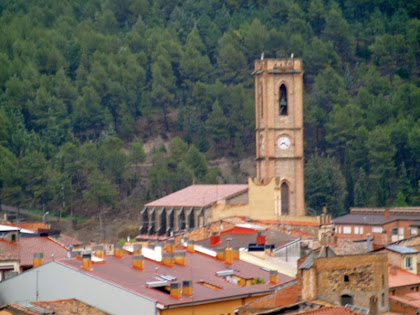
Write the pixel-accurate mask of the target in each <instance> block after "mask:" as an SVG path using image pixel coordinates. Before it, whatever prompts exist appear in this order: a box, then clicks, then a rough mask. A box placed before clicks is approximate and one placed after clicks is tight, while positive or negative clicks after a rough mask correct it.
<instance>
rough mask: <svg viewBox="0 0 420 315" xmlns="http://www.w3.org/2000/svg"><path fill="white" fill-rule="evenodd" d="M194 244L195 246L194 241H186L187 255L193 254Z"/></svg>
mask: <svg viewBox="0 0 420 315" xmlns="http://www.w3.org/2000/svg"><path fill="white" fill-rule="evenodd" d="M194 244H195V242H194V240H188V243H187V252H189V253H194V251H195V250H194Z"/></svg>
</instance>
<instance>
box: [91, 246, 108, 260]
mask: <svg viewBox="0 0 420 315" xmlns="http://www.w3.org/2000/svg"><path fill="white" fill-rule="evenodd" d="M93 254H94V255H95V256H96V257H99V258H102V259H103V258H104V257H105V251H104V247H103V246H102V245H97V246H95V247H93Z"/></svg>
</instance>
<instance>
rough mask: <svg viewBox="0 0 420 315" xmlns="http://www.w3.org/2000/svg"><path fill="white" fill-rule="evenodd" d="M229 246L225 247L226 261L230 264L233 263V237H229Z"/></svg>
mask: <svg viewBox="0 0 420 315" xmlns="http://www.w3.org/2000/svg"><path fill="white" fill-rule="evenodd" d="M226 241H227V247H226V249H225V263H226V264H228V265H233V250H232V247H231V241H232V238H230V237H229V238H227V239H226Z"/></svg>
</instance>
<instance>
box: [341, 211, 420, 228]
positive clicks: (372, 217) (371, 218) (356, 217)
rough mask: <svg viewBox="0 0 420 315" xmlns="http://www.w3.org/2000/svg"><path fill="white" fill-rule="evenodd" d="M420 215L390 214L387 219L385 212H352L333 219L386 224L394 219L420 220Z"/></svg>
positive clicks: (346, 221)
mask: <svg viewBox="0 0 420 315" xmlns="http://www.w3.org/2000/svg"><path fill="white" fill-rule="evenodd" d="M419 220H420V215H409V214H394V213H391V214H390V218H389V219H385V216H384V214H364V213H354V214H353V213H350V214H346V215H343V216H341V217H338V218H335V219H333V224H360V225H384V224H387V223H390V222H393V221H419Z"/></svg>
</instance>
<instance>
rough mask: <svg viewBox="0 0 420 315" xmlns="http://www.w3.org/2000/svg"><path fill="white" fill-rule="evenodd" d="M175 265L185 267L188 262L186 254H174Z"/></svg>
mask: <svg viewBox="0 0 420 315" xmlns="http://www.w3.org/2000/svg"><path fill="white" fill-rule="evenodd" d="M174 260H175V264H177V265H181V266H185V265H187V260H186V258H185V252H175V253H174Z"/></svg>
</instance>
